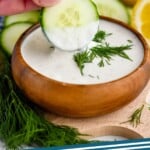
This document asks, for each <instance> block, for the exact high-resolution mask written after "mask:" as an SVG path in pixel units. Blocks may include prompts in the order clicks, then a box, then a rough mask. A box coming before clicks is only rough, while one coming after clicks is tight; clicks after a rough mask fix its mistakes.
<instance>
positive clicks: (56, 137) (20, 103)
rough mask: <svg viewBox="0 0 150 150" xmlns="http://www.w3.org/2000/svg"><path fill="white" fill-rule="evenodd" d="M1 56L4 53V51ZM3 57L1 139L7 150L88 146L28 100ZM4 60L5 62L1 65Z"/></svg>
mask: <svg viewBox="0 0 150 150" xmlns="http://www.w3.org/2000/svg"><path fill="white" fill-rule="evenodd" d="M0 54H1V51H0ZM1 57H2V56H1V55H0V139H1V140H2V141H3V142H4V143H5V144H6V146H7V149H19V148H21V146H22V145H28V146H34V147H38V146H40V147H48V146H62V145H70V144H79V143H87V141H86V140H83V139H81V138H80V137H79V136H80V135H81V134H80V133H79V132H78V131H77V129H75V128H72V127H68V126H61V125H55V124H53V123H51V122H48V121H47V120H45V119H44V117H43V116H42V115H41V113H40V112H39V109H37V107H36V106H35V105H33V104H31V103H29V101H28V100H27V98H26V97H25V96H24V95H23V94H22V92H21V91H20V90H19V89H18V88H17V86H16V84H15V83H14V80H13V78H12V76H11V71H10V63H9V61H7V58H3V59H1ZM1 60H3V62H2V61H1Z"/></svg>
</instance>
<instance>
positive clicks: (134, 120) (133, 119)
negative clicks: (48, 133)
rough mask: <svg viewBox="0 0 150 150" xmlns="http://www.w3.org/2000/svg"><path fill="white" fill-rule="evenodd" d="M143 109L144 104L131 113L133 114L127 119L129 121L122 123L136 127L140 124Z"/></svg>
mask: <svg viewBox="0 0 150 150" xmlns="http://www.w3.org/2000/svg"><path fill="white" fill-rule="evenodd" d="M143 109H144V104H143V105H142V106H141V107H139V108H138V109H136V110H135V111H134V112H133V114H132V115H131V116H130V117H129V120H127V121H125V122H122V123H127V122H130V123H131V124H132V126H133V127H137V126H138V125H139V124H140V123H141V115H142V111H143Z"/></svg>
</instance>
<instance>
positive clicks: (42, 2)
mask: <svg viewBox="0 0 150 150" xmlns="http://www.w3.org/2000/svg"><path fill="white" fill-rule="evenodd" d="M59 1H60V0H33V2H34V3H35V4H36V5H38V6H41V7H47V6H52V5H55V4H56V3H58V2H59Z"/></svg>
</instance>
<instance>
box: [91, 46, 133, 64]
mask: <svg viewBox="0 0 150 150" xmlns="http://www.w3.org/2000/svg"><path fill="white" fill-rule="evenodd" d="M131 47H132V45H129V44H127V45H122V46H110V45H109V44H108V43H104V44H99V45H97V46H95V47H92V48H91V49H90V51H91V53H93V55H94V56H95V58H96V57H99V58H100V62H99V64H98V65H99V66H100V67H104V62H106V63H107V64H109V65H110V60H111V59H112V57H113V56H115V55H117V56H120V57H122V58H125V59H128V60H131V58H130V57H129V56H128V55H127V54H126V53H125V52H124V51H125V50H130V49H131Z"/></svg>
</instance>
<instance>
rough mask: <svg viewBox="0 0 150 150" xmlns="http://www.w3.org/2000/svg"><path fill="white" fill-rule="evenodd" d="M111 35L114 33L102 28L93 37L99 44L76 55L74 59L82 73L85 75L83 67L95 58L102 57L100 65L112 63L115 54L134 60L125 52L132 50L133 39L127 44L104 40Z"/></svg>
mask: <svg viewBox="0 0 150 150" xmlns="http://www.w3.org/2000/svg"><path fill="white" fill-rule="evenodd" d="M110 35H112V34H111V33H108V34H107V33H106V32H105V31H101V30H100V31H98V32H97V34H96V35H95V37H94V39H93V41H95V42H97V45H96V46H94V47H91V48H89V49H86V50H84V51H81V52H78V53H76V54H75V55H74V61H75V62H76V64H77V66H78V67H79V69H80V73H81V75H84V73H83V69H84V67H85V63H92V62H93V60H94V59H95V58H99V59H100V60H99V63H98V65H99V66H100V67H104V66H105V63H106V64H108V65H110V61H111V60H112V58H113V56H119V57H122V58H124V59H128V60H130V61H132V59H131V58H130V57H129V56H128V55H127V54H126V53H125V51H126V50H130V49H131V48H132V46H133V45H132V41H131V40H127V42H128V43H127V44H126V45H121V46H111V45H110V44H109V43H107V42H105V41H104V40H105V39H106V37H107V36H110Z"/></svg>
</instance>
